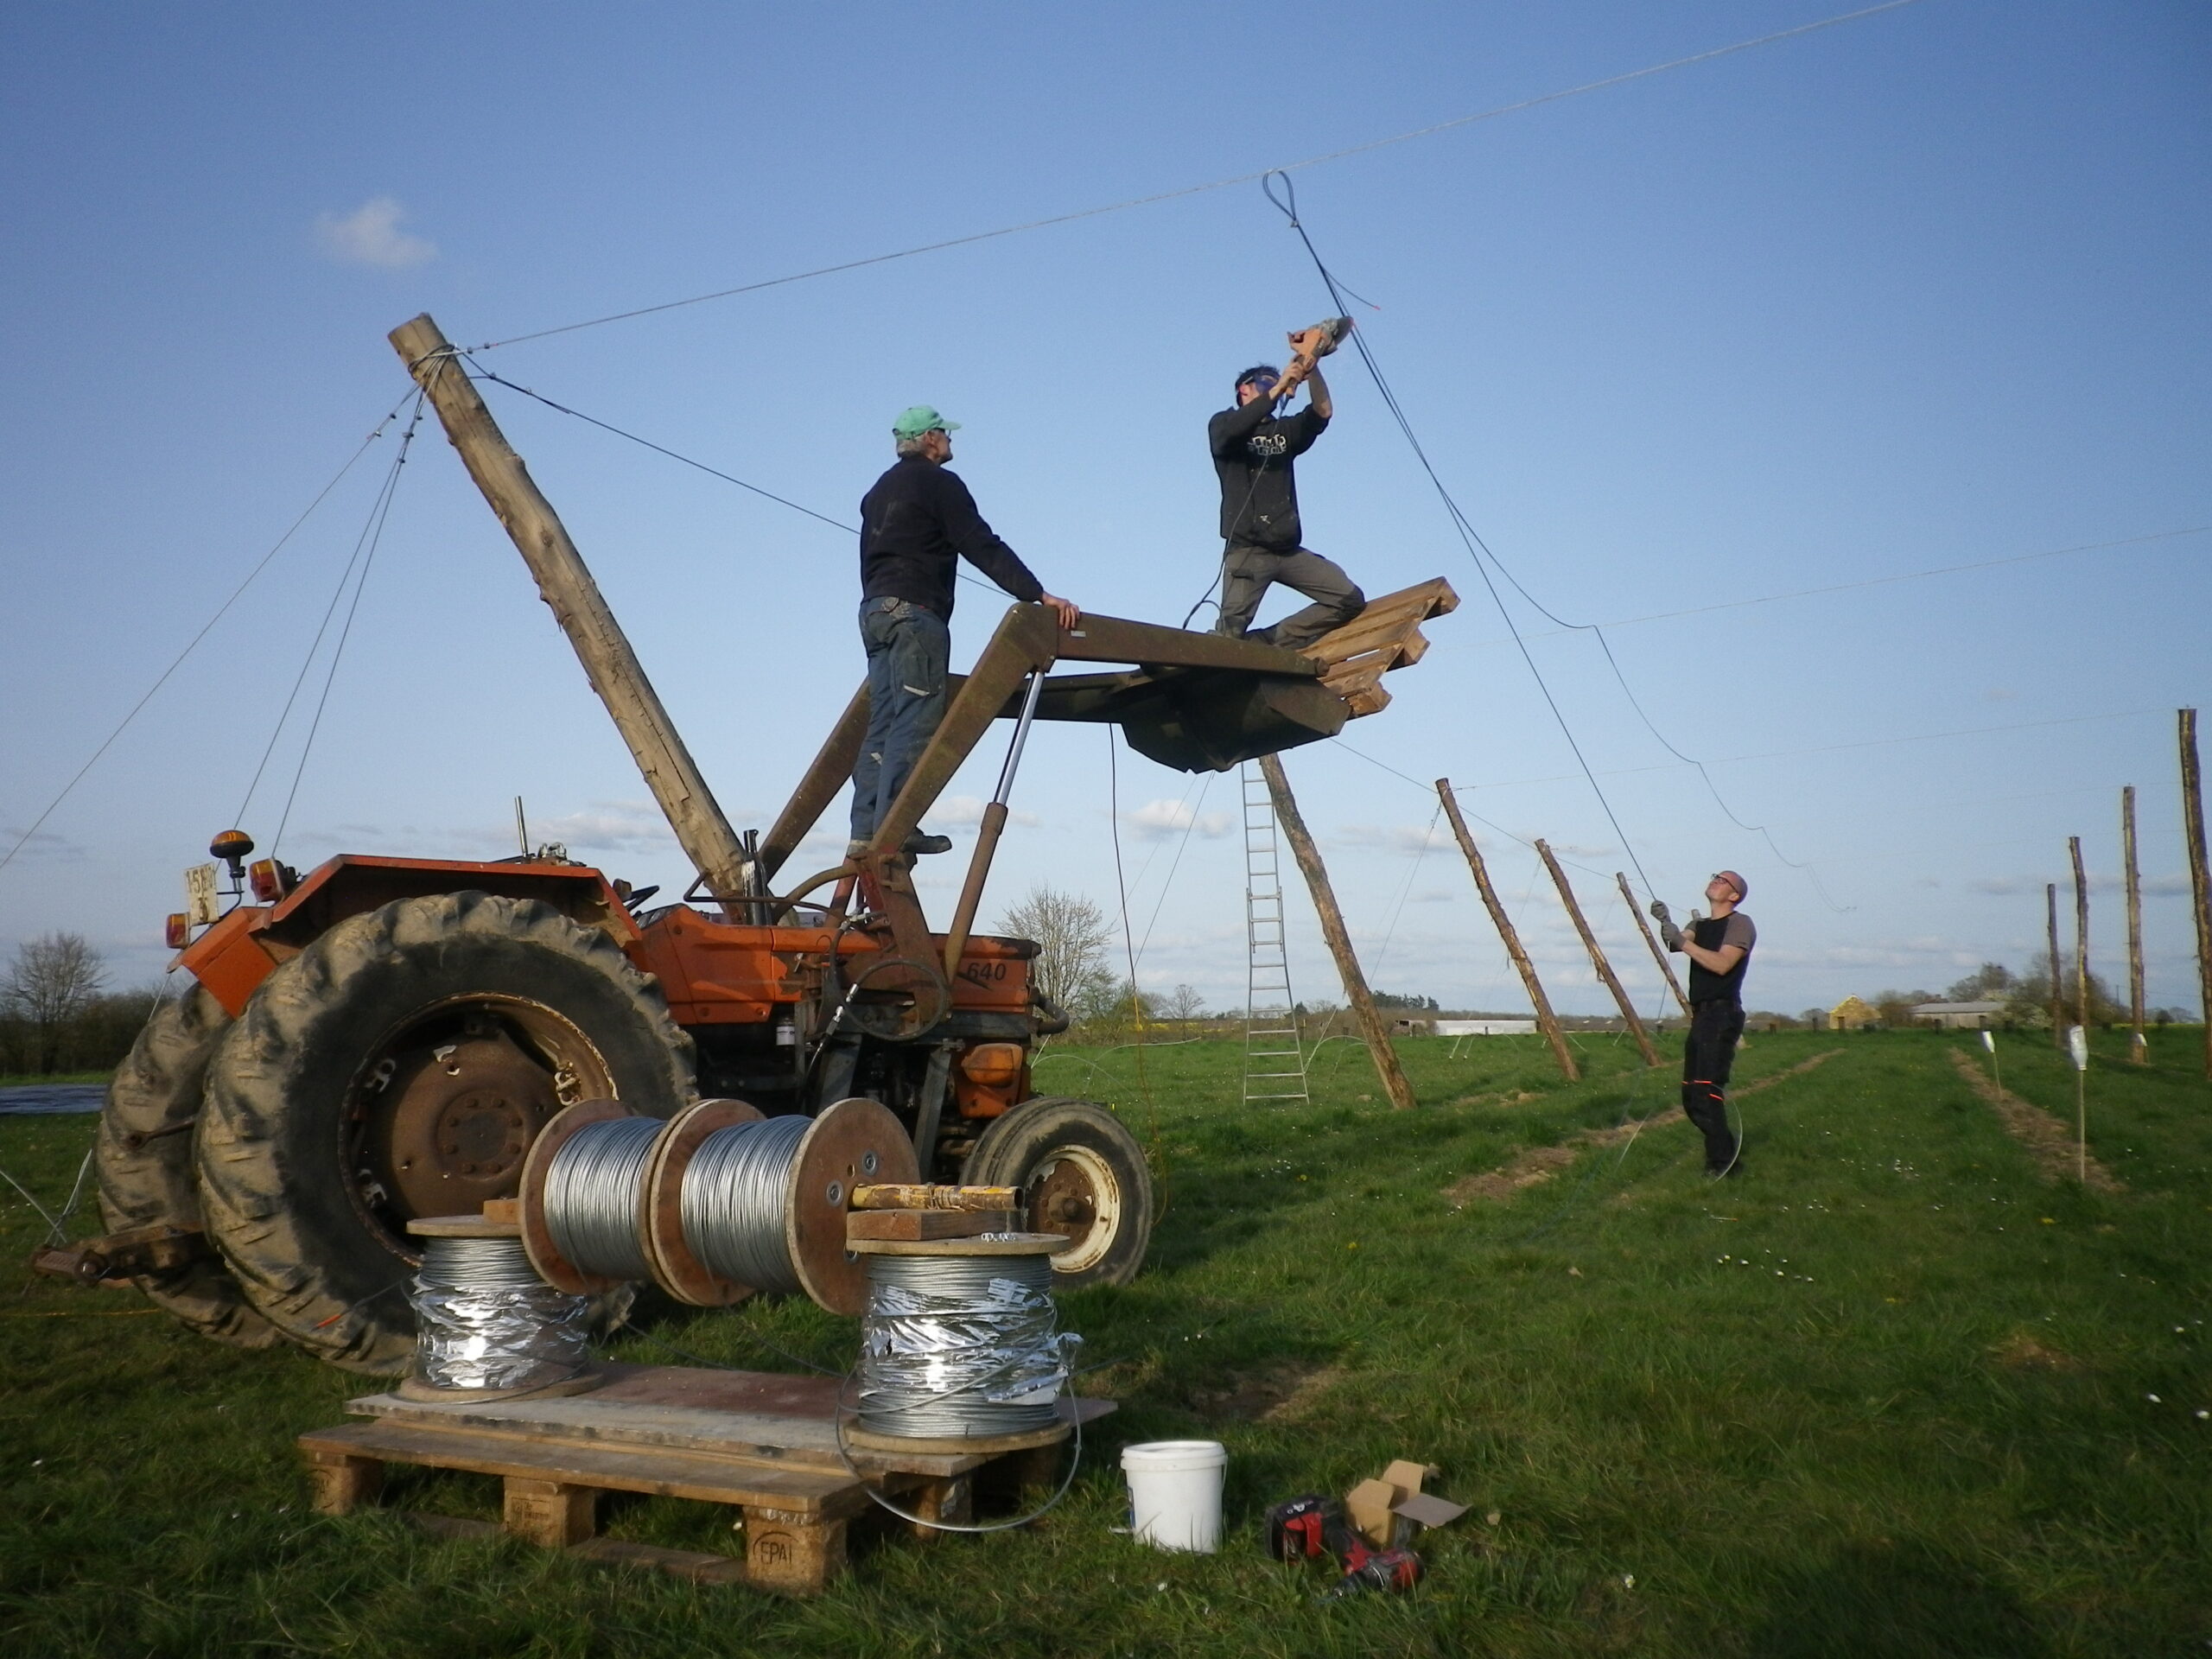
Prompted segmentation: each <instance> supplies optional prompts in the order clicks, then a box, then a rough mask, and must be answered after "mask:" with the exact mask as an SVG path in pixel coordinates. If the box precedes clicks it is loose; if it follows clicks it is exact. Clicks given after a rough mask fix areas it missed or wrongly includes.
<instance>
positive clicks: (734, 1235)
mask: <svg viewBox="0 0 2212 1659" xmlns="http://www.w3.org/2000/svg"><path fill="white" fill-rule="evenodd" d="M809 1127H810V1120H809V1119H806V1118H804V1117H771V1118H766V1119H764V1120H763V1121H761V1122H758V1123H734V1124H732V1125H731V1126H730V1127H729V1128H726V1129H716V1130H715V1132H714V1133H713V1134H712V1135H709V1136H708V1137H707V1138H706V1139H705V1140H704V1141H701V1142H700V1143H699V1150H698V1151H697V1153H696V1154H694V1155H693V1157H692V1159H691V1164H690V1167H689V1168H688V1169H686V1170H685V1171H684V1172H683V1197H682V1215H683V1242H684V1243H685V1244H687V1245H689V1246H690V1250H691V1253H692V1255H696V1256H697V1257H698V1258H699V1261H700V1262H701V1264H702V1266H704V1267H705V1268H707V1270H708V1271H709V1273H712V1274H715V1276H716V1277H717V1278H721V1279H727V1280H728V1281H731V1282H732V1283H734V1284H740V1285H750V1286H751V1287H753V1289H755V1290H758V1291H764V1292H766V1293H767V1294H771V1295H780V1296H790V1295H795V1294H798V1292H799V1291H800V1290H801V1289H802V1288H803V1287H802V1286H801V1285H800V1283H799V1277H798V1268H797V1267H795V1266H794V1265H793V1264H792V1262H791V1245H790V1242H789V1241H788V1240H787V1239H786V1238H785V1234H784V1216H785V1210H786V1208H787V1203H788V1194H789V1193H790V1191H791V1164H792V1161H793V1160H794V1159H796V1158H797V1156H798V1143H799V1141H801V1140H802V1139H804V1137H805V1135H806V1131H807V1129H808V1128H809Z"/></svg>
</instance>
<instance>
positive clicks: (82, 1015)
mask: <svg viewBox="0 0 2212 1659" xmlns="http://www.w3.org/2000/svg"><path fill="white" fill-rule="evenodd" d="M161 999H162V991H161V990H160V989H159V988H155V987H151V986H141V987H138V988H130V989H124V990H116V989H113V988H111V986H110V982H109V976H108V969H107V963H106V962H105V960H104V959H103V958H102V957H101V956H100V953H99V951H98V950H94V949H93V948H92V945H91V944H89V943H88V942H87V941H86V939H85V938H84V936H83V935H82V934H78V933H47V934H42V935H41V936H40V937H39V938H35V939H26V940H24V941H23V942H22V944H18V945H17V946H16V954H15V957H14V959H13V960H12V961H11V962H10V963H9V964H8V966H7V968H6V969H5V970H4V971H0V1075H4V1076H15V1077H53V1076H54V1075H56V1074H57V1073H61V1072H68V1071H108V1070H110V1069H111V1068H112V1067H114V1066H115V1065H118V1063H120V1062H121V1060H122V1058H123V1057H124V1055H126V1054H128V1053H129V1052H130V1045H131V1044H132V1043H134V1042H136V1041H137V1039H138V1033H139V1032H140V1031H141V1030H142V1029H143V1027H144V1026H145V1024H146V1020H147V1017H148V1016H149V1014H152V1013H153V1011H154V1007H155V1005H156V1003H157V1002H159V1001H161Z"/></svg>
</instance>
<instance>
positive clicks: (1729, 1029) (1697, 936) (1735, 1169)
mask: <svg viewBox="0 0 2212 1659" xmlns="http://www.w3.org/2000/svg"><path fill="white" fill-rule="evenodd" d="M1749 891H1750V889H1749V888H1748V887H1745V883H1744V878H1743V877H1742V876H1740V875H1738V874H1736V872H1735V871H1733V870H1720V871H1718V872H1716V873H1715V874H1714V875H1713V879H1712V880H1710V881H1708V882H1707V883H1706V884H1705V899H1706V902H1707V904H1709V905H1711V906H1713V914H1712V915H1710V916H1707V917H1704V918H1700V916H1699V915H1698V913H1697V912H1695V911H1692V912H1690V925H1688V927H1687V928H1682V927H1677V926H1675V918H1673V917H1671V916H1669V914H1668V913H1667V905H1666V901H1665V900H1664V899H1653V900H1652V901H1651V913H1652V914H1653V915H1654V916H1656V918H1658V920H1659V937H1660V938H1662V939H1664V940H1665V941H1666V942H1667V948H1668V949H1669V950H1679V951H1681V953H1682V954H1683V955H1684V956H1686V957H1688V958H1689V959H1690V992H1689V999H1690V1031H1689V1035H1688V1037H1687V1038H1685V1039H1683V1042H1682V1111H1683V1113H1684V1114H1685V1115H1686V1116H1688V1118H1689V1121H1690V1122H1693V1123H1694V1124H1696V1125H1697V1127H1698V1130H1699V1132H1700V1134H1702V1135H1704V1136H1705V1173H1707V1174H1708V1175H1715V1176H1718V1175H1733V1174H1736V1173H1739V1172H1740V1171H1741V1170H1742V1169H1743V1167H1744V1162H1743V1147H1742V1146H1741V1144H1740V1143H1739V1142H1738V1141H1737V1139H1736V1136H1735V1135H1734V1134H1733V1133H1732V1131H1731V1130H1730V1129H1729V1128H1728V1106H1727V1089H1728V1071H1729V1068H1730V1067H1731V1066H1732V1065H1735V1063H1736V1044H1737V1041H1738V1039H1740V1038H1741V1037H1742V1036H1743V1034H1744V970H1745V969H1746V968H1748V967H1749V966H1750V965H1751V947H1752V946H1753V945H1754V944H1758V937H1759V936H1758V929H1757V928H1755V927H1753V926H1752V925H1751V918H1750V917H1748V916H1746V915H1745V914H1744V912H1742V911H1740V910H1738V909H1737V908H1736V906H1738V905H1740V904H1742V903H1743V902H1744V895H1745V893H1747V892H1749Z"/></svg>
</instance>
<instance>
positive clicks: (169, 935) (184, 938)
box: [162, 910, 192, 950]
mask: <svg viewBox="0 0 2212 1659" xmlns="http://www.w3.org/2000/svg"><path fill="white" fill-rule="evenodd" d="M162 938H165V939H167V940H168V947H169V949H170V950H183V949H184V947H185V946H186V945H188V944H191V943H192V918H191V917H189V916H188V915H187V914H185V912H182V911H181V910H178V911H172V912H169V921H168V926H167V927H166V928H164V929H163V930H162Z"/></svg>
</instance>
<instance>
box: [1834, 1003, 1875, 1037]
mask: <svg viewBox="0 0 2212 1659" xmlns="http://www.w3.org/2000/svg"><path fill="white" fill-rule="evenodd" d="M1881 1023H1882V1016H1881V1014H1879V1013H1878V1012H1877V1011H1876V1010H1875V1009H1874V1008H1872V1007H1869V1006H1868V1005H1867V1004H1866V1003H1864V1002H1862V1001H1859V999H1858V998H1857V997H1855V996H1847V997H1845V998H1844V999H1843V1001H1840V1002H1839V1003H1837V1004H1836V1005H1835V1007H1832V1008H1830V1009H1829V1010H1828V1029H1829V1030H1830V1031H1865V1030H1866V1029H1867V1028H1868V1027H1872V1026H1878V1025H1880V1024H1881Z"/></svg>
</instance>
